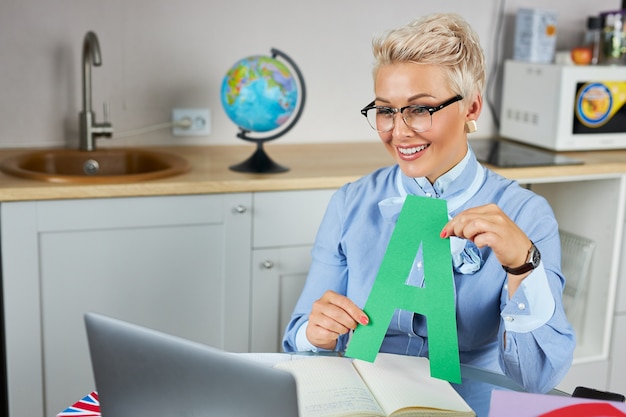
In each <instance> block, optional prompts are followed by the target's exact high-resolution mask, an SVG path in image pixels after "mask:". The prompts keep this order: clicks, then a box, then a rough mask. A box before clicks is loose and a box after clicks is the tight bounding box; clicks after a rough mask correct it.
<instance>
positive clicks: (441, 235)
mask: <svg viewBox="0 0 626 417" xmlns="http://www.w3.org/2000/svg"><path fill="white" fill-rule="evenodd" d="M447 236H448V232H446V229H443V230H442V231H441V233H439V237H441V238H442V239H445V238H446V237H447Z"/></svg>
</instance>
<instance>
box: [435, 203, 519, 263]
mask: <svg viewBox="0 0 626 417" xmlns="http://www.w3.org/2000/svg"><path fill="white" fill-rule="evenodd" d="M450 236H456V237H459V238H463V239H467V240H471V241H472V242H474V244H475V245H476V246H478V247H479V248H482V247H484V246H488V247H490V248H491V250H492V251H493V253H494V255H495V256H496V258H498V261H500V264H502V265H504V266H508V267H513V268H515V267H518V266H521V265H523V264H524V263H525V262H526V259H527V257H528V250H529V249H530V246H531V242H530V239H529V238H528V236H526V233H524V232H523V231H522V229H520V228H519V227H518V226H517V225H516V224H515V223H514V222H513V220H511V219H510V218H509V216H507V215H506V214H505V213H504V212H503V211H502V210H501V209H500V207H498V206H497V205H495V204H487V205H484V206H479V207H473V208H470V209H467V210H464V211H462V212H461V213H459V214H457V215H456V216H454V218H453V219H452V220H450V221H449V222H448V223H447V224H446V225H445V226H444V228H443V230H442V231H441V237H442V238H446V237H450Z"/></svg>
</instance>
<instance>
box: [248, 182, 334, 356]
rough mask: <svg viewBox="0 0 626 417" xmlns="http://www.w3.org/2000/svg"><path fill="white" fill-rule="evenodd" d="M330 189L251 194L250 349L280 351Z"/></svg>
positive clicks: (307, 268) (306, 271)
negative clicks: (252, 212)
mask: <svg viewBox="0 0 626 417" xmlns="http://www.w3.org/2000/svg"><path fill="white" fill-rule="evenodd" d="M333 192H334V190H311V191H290V192H265V193H255V194H254V215H253V229H252V230H253V233H252V236H253V251H252V252H253V255H252V273H251V277H252V281H251V287H252V290H251V295H252V298H251V311H252V315H251V317H250V350H251V351H252V352H278V351H281V350H282V348H281V346H280V345H281V339H282V336H283V332H284V330H285V326H286V325H287V322H288V321H289V317H290V316H291V313H292V311H293V307H294V306H295V303H296V301H297V300H298V297H299V296H300V292H301V291H302V287H303V286H304V281H305V280H306V277H307V273H308V270H309V265H310V264H311V256H310V252H311V247H312V246H313V242H314V241H315V235H316V233H317V229H318V227H319V225H320V222H321V220H322V216H323V215H324V212H325V211H326V206H327V205H328V201H329V200H330V197H331V195H332V193H333Z"/></svg>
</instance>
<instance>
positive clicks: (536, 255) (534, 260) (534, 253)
mask: <svg viewBox="0 0 626 417" xmlns="http://www.w3.org/2000/svg"><path fill="white" fill-rule="evenodd" d="M530 243H531V245H530V249H528V257H527V258H526V263H525V264H524V265H522V266H518V267H517V268H509V267H508V266H504V265H502V269H504V270H505V271H506V272H507V273H509V274H511V275H522V274H525V273H526V272H528V271H532V270H533V269H535V268H537V266H539V262H540V261H541V252H539V249H537V247H536V246H535V244H534V243H533V242H532V241H531V242H530Z"/></svg>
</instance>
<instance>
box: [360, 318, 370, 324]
mask: <svg viewBox="0 0 626 417" xmlns="http://www.w3.org/2000/svg"><path fill="white" fill-rule="evenodd" d="M359 322H360V323H361V324H363V325H366V324H368V323H369V322H370V319H368V318H367V316H361V318H360V319H359Z"/></svg>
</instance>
